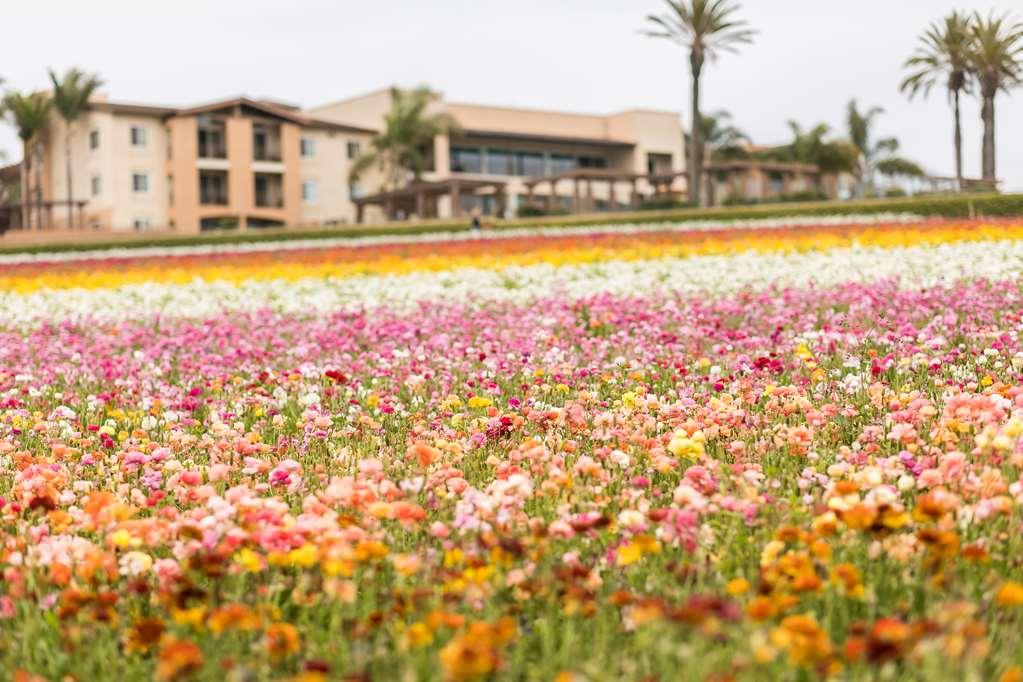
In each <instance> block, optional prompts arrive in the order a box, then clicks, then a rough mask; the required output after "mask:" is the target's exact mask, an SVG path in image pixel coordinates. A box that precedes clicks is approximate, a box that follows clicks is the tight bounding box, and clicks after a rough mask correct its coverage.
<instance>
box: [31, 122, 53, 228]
mask: <svg viewBox="0 0 1023 682" xmlns="http://www.w3.org/2000/svg"><path fill="white" fill-rule="evenodd" d="M34 146H35V149H36V155H35V158H34V162H33V163H32V168H33V171H34V172H35V176H36V227H37V228H38V229H40V230H42V229H43V227H44V226H43V180H42V177H41V169H42V163H41V162H40V161H41V159H40V153H39V152H40V151H41V150H40V147H41V146H42V145H40V143H39V142H38V141H36V143H35V145H34ZM47 222H49V221H47Z"/></svg>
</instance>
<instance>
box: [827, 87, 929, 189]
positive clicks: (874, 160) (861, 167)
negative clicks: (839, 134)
mask: <svg viewBox="0 0 1023 682" xmlns="http://www.w3.org/2000/svg"><path fill="white" fill-rule="evenodd" d="M883 113H884V109H882V108H881V107H871V108H869V109H867V110H866V111H860V110H859V107H858V106H857V105H856V100H851V101H850V102H849V105H848V109H847V112H846V123H847V125H848V126H849V141H850V142H851V143H852V144H853V146H854V147H855V148H856V150H857V152H858V153H857V159H856V166H855V170H854V174H855V175H856V180H857V193H858V194H859V195H860V196H864V195H865V194H866V192H867V190H868V189H870V190H873V189H874V176H875V174H876V172H877V171H878V170H879V165H880V166H881V167H882V168H892V167H893V165H892V164H896V165H898V167H900V168H903V169H907V168H910V167H915V168H916V169H917V171H919V172H918V173H913V174H915V175H923V171H922V170H920V167H919V166H916V164H914V163H913V162H911V161H907V160H906V159H901V158H899V157H897V156H895V152H896V151H898V149H899V141H898V140H896V139H895V138H894V137H885V138H882V139H880V140H877V141H875V140H874V138H873V135H872V134H871V133H872V132H873V131H872V128H873V127H874V121H875V119H876V118H877V117H878V116H880V115H881V114H883Z"/></svg>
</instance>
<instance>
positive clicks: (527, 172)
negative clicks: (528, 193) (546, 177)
mask: <svg viewBox="0 0 1023 682" xmlns="http://www.w3.org/2000/svg"><path fill="white" fill-rule="evenodd" d="M543 174H544V163H543V154H541V153H540V152H516V154H515V175H524V176H526V177H539V176H541V175H543Z"/></svg>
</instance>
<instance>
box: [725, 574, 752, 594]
mask: <svg viewBox="0 0 1023 682" xmlns="http://www.w3.org/2000/svg"><path fill="white" fill-rule="evenodd" d="M748 591H749V581H748V580H746V579H745V578H735V579H733V580H729V581H728V584H727V585H725V592H727V593H728V594H730V595H732V596H733V597H736V596H738V595H740V594H745V593H746V592H748Z"/></svg>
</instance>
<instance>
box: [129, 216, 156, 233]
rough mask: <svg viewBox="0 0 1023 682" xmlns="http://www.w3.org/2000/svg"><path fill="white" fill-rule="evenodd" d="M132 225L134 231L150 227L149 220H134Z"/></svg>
mask: <svg viewBox="0 0 1023 682" xmlns="http://www.w3.org/2000/svg"><path fill="white" fill-rule="evenodd" d="M133 224H134V226H135V229H136V230H139V231H142V230H148V229H149V228H150V227H152V223H150V221H149V218H136V219H135V221H134V223H133Z"/></svg>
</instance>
